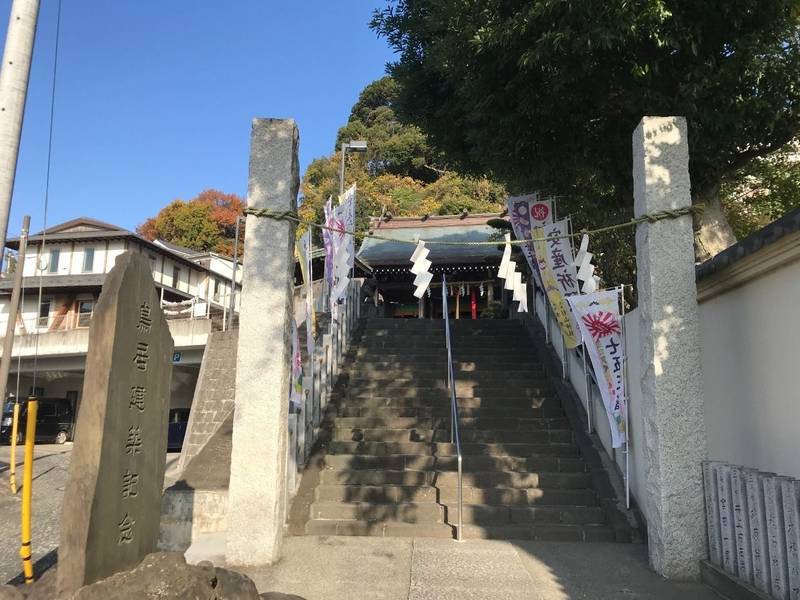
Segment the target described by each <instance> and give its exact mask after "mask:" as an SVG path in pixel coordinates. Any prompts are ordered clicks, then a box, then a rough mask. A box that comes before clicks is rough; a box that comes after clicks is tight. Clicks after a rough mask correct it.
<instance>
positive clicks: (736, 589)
mask: <svg viewBox="0 0 800 600" xmlns="http://www.w3.org/2000/svg"><path fill="white" fill-rule="evenodd" d="M700 579H701V580H702V581H703V583H705V584H706V585H707V586H709V587H711V588H712V589H714V591H716V592H717V593H719V594H720V595H722V596H724V597H725V598H728V600H771V598H772V597H771V596H770V595H769V594H766V593H764V592H762V591H759V590H757V589H756V588H754V587H753V586H752V585H750V584H747V583H745V582H744V581H742V580H741V579H739V578H738V577H734V576H733V575H731V574H730V573H728V572H727V571H724V570H722V568H720V567H718V566H717V565H715V564H713V563H711V562H709V561H707V560H701V561H700Z"/></svg>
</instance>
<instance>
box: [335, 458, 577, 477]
mask: <svg viewBox="0 0 800 600" xmlns="http://www.w3.org/2000/svg"><path fill="white" fill-rule="evenodd" d="M324 460H325V465H326V466H327V467H329V468H332V469H390V470H400V471H402V470H404V469H409V470H412V471H425V470H436V471H454V470H456V469H457V468H458V458H457V457H455V456H433V455H425V454H422V455H420V454H393V455H388V456H371V455H365V454H328V455H327V456H325V459H324ZM462 469H463V470H464V471H536V472H542V471H545V472H551V473H563V472H566V473H584V472H586V464H585V463H584V461H583V459H580V458H559V457H556V456H529V457H521V456H483V455H478V456H469V457H466V458H464V460H463V461H462Z"/></svg>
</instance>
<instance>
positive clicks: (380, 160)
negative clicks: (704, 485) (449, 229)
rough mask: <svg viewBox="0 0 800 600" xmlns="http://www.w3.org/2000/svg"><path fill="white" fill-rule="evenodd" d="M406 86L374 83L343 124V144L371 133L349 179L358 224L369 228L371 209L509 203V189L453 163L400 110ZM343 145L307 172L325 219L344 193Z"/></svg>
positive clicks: (318, 214)
mask: <svg viewBox="0 0 800 600" xmlns="http://www.w3.org/2000/svg"><path fill="white" fill-rule="evenodd" d="M398 94H399V88H398V86H397V84H396V82H395V81H394V80H392V78H390V77H384V78H382V79H379V80H377V81H374V82H372V83H370V84H369V85H367V86H366V87H365V88H364V90H362V92H361V94H360V95H359V98H358V101H357V102H356V103H355V104H354V105H353V109H352V110H351V112H350V117H349V119H348V122H347V124H346V125H345V126H344V127H342V128H341V129H339V132H338V134H337V137H336V148H337V149H338V148H341V144H342V142H349V141H350V140H354V139H364V140H366V141H367V152H365V153H364V154H363V155H362V154H352V153H348V154H347V168H346V171H345V173H346V184H347V186H350V185H351V184H353V183H356V184H357V186H358V195H357V201H356V227H357V228H358V229H360V230H365V229H366V228H367V225H368V220H369V217H370V216H378V215H381V214H383V213H384V212H386V213H391V214H392V215H395V216H407V215H425V214H454V213H459V212H461V211H462V210H464V209H466V210H468V211H470V212H473V213H474V212H495V211H500V210H502V209H503V206H504V202H505V197H506V194H505V190H504V188H503V187H502V186H500V185H498V184H497V183H494V182H492V181H490V180H489V179H487V178H485V177H480V176H464V175H460V174H458V173H455V172H453V171H450V170H448V169H447V161H446V160H445V158H444V155H442V153H441V152H439V151H438V150H434V149H433V148H431V146H430V144H429V142H428V137H427V135H426V134H424V133H423V132H422V130H421V129H420V128H419V127H417V126H415V125H407V124H403V123H401V122H400V120H399V119H398V118H397V115H396V114H395V110H394V107H395V103H396V100H397V96H398ZM340 161H341V150H338V151H335V152H334V154H332V155H329V156H324V157H321V158H318V159H316V160H314V161H312V163H311V164H310V165H309V166H308V168H307V170H306V173H305V175H304V176H303V197H304V199H303V204H302V205H301V207H300V214H301V216H302V217H303V218H305V219H309V220H314V221H316V222H321V221H323V219H324V212H323V206H324V203H325V201H326V200H327V199H328V197H334V198H335V197H336V196H337V195H338V193H339V167H340Z"/></svg>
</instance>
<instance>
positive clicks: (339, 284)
mask: <svg viewBox="0 0 800 600" xmlns="http://www.w3.org/2000/svg"><path fill="white" fill-rule="evenodd" d="M333 214H334V227H335V228H336V229H338V231H334V232H333V238H334V243H333V280H334V281H333V288H332V291H331V304H333V303H334V302H338V300H339V299H340V298H342V296H344V295H345V291H346V290H347V284H348V282H349V281H350V273H351V271H352V269H353V265H354V261H355V257H356V256H355V248H356V244H355V237H354V236H352V235H350V234H346V233H344V232H345V231H354V230H355V225H356V186H355V185H352V186H350V188H349V189H348V190H347V191H346V192H345V193H344V194H342V195H341V196H340V197H339V205H338V206H337V207H336V208H334V210H333Z"/></svg>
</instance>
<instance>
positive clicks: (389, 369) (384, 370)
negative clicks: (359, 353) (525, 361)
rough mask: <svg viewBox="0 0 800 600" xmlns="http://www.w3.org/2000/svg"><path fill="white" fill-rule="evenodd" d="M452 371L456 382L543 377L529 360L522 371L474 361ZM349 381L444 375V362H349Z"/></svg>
mask: <svg viewBox="0 0 800 600" xmlns="http://www.w3.org/2000/svg"><path fill="white" fill-rule="evenodd" d="M453 371H454V373H455V375H456V380H458V381H469V380H471V379H472V378H478V379H480V378H484V377H492V378H497V379H503V380H508V379H513V378H514V377H519V378H523V377H531V378H543V377H544V376H545V374H546V373H545V370H544V367H542V366H541V365H540V364H536V363H531V364H529V365H526V366H525V367H524V368H523V369H522V370H520V369H519V368H505V367H504V366H503V365H497V366H492V367H490V368H476V365H475V363H462V364H461V365H460V367H459V369H456V368H455V364H454V365H453ZM346 377H347V379H348V380H349V381H361V380H367V381H383V380H394V379H417V380H423V379H430V378H439V379H445V378H446V377H447V361H446V360H443V361H440V362H439V363H431V362H425V363H423V364H420V365H416V366H413V367H409V366H407V365H406V366H402V365H398V364H388V363H387V364H381V365H380V366H375V365H373V364H365V363H363V362H359V363H356V364H354V365H352V366H351V367H350V369H349V371H348V372H347V374H346Z"/></svg>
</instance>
